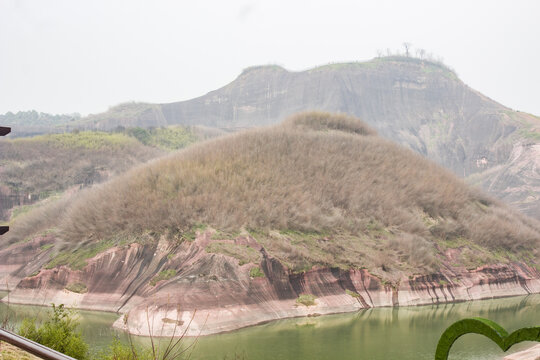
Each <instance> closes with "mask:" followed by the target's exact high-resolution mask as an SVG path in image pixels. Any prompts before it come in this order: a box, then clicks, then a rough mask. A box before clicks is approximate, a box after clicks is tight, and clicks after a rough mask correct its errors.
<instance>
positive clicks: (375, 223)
mask: <svg viewBox="0 0 540 360" xmlns="http://www.w3.org/2000/svg"><path fill="white" fill-rule="evenodd" d="M52 208H54V204H52V205H51V206H50V209H52ZM50 209H49V210H48V211H53V210H50ZM55 209H56V210H54V211H55V212H54V213H55V216H54V218H53V219H52V218H51V217H50V216H48V215H47V211H43V209H41V213H38V212H30V213H28V214H26V215H25V216H21V217H20V219H19V221H21V222H24V221H30V220H29V219H33V220H31V221H34V222H35V223H36V224H37V223H39V218H40V216H41V217H43V216H48V220H49V221H51V222H50V223H48V226H49V227H50V228H52V229H53V234H56V237H57V238H58V239H61V240H62V242H63V243H64V245H63V246H64V248H60V247H59V248H58V249H57V250H58V251H61V252H60V253H58V252H57V254H58V255H57V257H56V260H55V259H54V258H53V263H52V265H53V266H55V265H61V264H70V261H72V260H73V259H77V261H80V260H81V256H83V257H84V256H85V255H81V256H79V255H77V254H84V253H85V251H86V254H95V252H97V251H101V250H103V248H104V247H105V248H106V247H107V246H112V245H113V244H115V243H119V242H123V243H125V242H137V241H141V239H146V240H144V241H148V239H149V238H151V239H156V241H157V239H159V238H161V237H162V236H165V237H166V238H168V239H176V240H179V239H180V240H190V239H193V236H194V235H193V234H194V233H195V231H196V230H200V229H204V228H209V229H214V230H215V231H217V233H218V234H221V235H219V236H221V237H227V236H229V237H234V236H236V235H237V234H241V233H244V234H245V233H249V234H250V235H251V236H252V237H254V238H255V239H256V240H257V241H258V242H259V243H260V244H262V245H263V246H264V248H265V250H266V251H267V252H268V253H269V254H271V255H272V256H274V257H276V258H277V259H279V260H280V261H281V262H282V263H283V264H286V265H287V266H289V267H290V268H291V269H293V270H295V271H302V270H306V269H310V268H311V267H312V266H322V267H340V268H351V267H354V268H362V267H364V268H368V269H369V270H370V271H372V272H374V273H377V272H380V271H398V272H409V273H413V272H431V271H435V270H436V269H438V268H439V267H440V266H442V262H441V254H442V253H443V252H444V251H446V250H447V249H450V248H458V247H459V248H460V250H461V251H460V252H459V255H456V256H457V258H456V259H454V261H455V262H456V264H462V265H464V266H478V265H481V264H486V263H500V262H508V261H517V260H519V261H523V262H527V263H529V264H530V265H539V264H538V258H539V256H538V255H539V254H538V245H539V242H540V226H539V224H538V223H537V222H536V221H535V220H532V219H529V218H527V217H525V216H523V215H521V214H519V213H517V212H515V211H513V210H511V209H509V208H508V207H506V206H505V205H502V204H501V203H499V202H497V201H495V200H492V199H491V198H489V197H487V196H485V195H484V194H482V193H481V192H479V191H478V190H477V189H474V188H471V187H469V186H467V185H465V184H464V183H463V182H462V181H461V180H459V179H457V178H456V177H455V176H454V175H453V174H451V173H450V172H449V171H447V170H444V169H443V168H441V167H440V166H438V165H436V164H434V163H432V162H430V161H428V160H426V159H424V158H422V157H421V156H419V155H417V154H416V153H414V152H412V151H410V150H407V149H405V148H403V147H400V146H397V145H395V144H393V143H391V142H389V141H388V140H385V139H383V138H381V137H379V136H378V135H377V134H376V133H375V131H374V130H372V129H371V128H370V127H368V126H367V125H365V124H364V123H362V122H361V121H359V120H358V119H355V118H351V117H347V116H344V115H331V114H328V113H304V114H300V115H297V116H294V117H292V118H289V119H288V120H286V121H285V122H283V123H282V124H280V125H277V126H273V127H269V128H261V129H256V130H250V131H246V132H242V133H237V134H233V135H229V136H225V137H220V138H217V139H214V140H210V141H207V142H203V143H199V144H195V145H193V146H191V147H189V148H186V149H184V150H182V151H179V152H175V153H173V154H171V155H168V156H166V157H164V158H161V159H159V160H156V161H153V162H151V163H148V164H145V165H144V166H139V167H136V168H134V169H132V170H130V171H128V172H127V173H125V174H124V175H121V176H118V177H116V178H114V179H112V180H110V181H108V182H107V183H105V184H103V185H101V186H99V187H93V188H92V189H90V190H89V191H87V192H84V193H82V194H80V195H79V196H78V197H77V198H76V199H75V200H74V201H72V202H71V203H70V204H69V205H68V206H56V208H55ZM44 223H45V222H41V223H40V224H42V225H40V226H41V227H36V228H35V229H37V228H39V231H42V230H43V229H44V227H43V226H44V225H43V224H44ZM13 227H14V229H13V230H14V231H13V232H11V233H8V237H7V242H14V241H21V240H22V239H24V238H26V237H28V236H29V235H31V231H29V230H28V229H29V227H28V226H27V227H26V228H24V227H22V228H23V230H18V227H17V222H15V223H14V226H13ZM19 228H21V227H19ZM235 234H236V235H235ZM231 246H232V247H231ZM88 249H94V250H92V251H89V250H88ZM248 250H252V249H248ZM248 250H246V249H243V250H242V251H244V252H246V254H244V255H245V256H244V255H242V254H241V251H240V248H238V249H236V248H235V247H234V246H233V245H230V244H225V243H224V244H213V245H212V246H210V247H209V248H208V249H207V251H211V252H221V253H224V254H228V255H230V256H233V257H242V258H244V257H245V259H243V260H242V261H244V262H254V263H257V262H258V260H257V259H259V256H260V255H258V254H257V252H254V253H253V254H251V253H250V252H249V251H248ZM250 254H251V255H250ZM252 255H253V256H252ZM87 256H90V255H87ZM381 269H382V270H381Z"/></svg>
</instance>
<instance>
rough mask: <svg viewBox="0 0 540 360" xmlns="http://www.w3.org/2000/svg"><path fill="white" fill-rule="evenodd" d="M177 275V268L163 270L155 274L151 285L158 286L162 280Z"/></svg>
mask: <svg viewBox="0 0 540 360" xmlns="http://www.w3.org/2000/svg"><path fill="white" fill-rule="evenodd" d="M175 276H176V270H174V269H168V270H163V271H161V272H160V273H159V274H157V275H156V276H154V277H153V278H152V280H150V285H151V286H156V284H157V283H158V282H160V281H161V280H169V279H172V278H173V277H175Z"/></svg>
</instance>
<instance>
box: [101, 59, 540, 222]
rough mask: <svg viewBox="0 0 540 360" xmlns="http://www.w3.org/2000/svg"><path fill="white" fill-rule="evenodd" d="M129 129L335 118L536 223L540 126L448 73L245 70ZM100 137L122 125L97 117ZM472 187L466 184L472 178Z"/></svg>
mask: <svg viewBox="0 0 540 360" xmlns="http://www.w3.org/2000/svg"><path fill="white" fill-rule="evenodd" d="M148 106H149V108H148V111H146V112H145V114H146V115H147V116H144V117H137V118H136V119H135V120H131V122H130V123H129V125H130V126H132V125H137V126H159V125H163V124H164V123H166V124H183V125H207V126H213V127H219V128H224V129H229V130H234V129H239V128H246V127H254V126H262V125H268V124H274V123H277V122H279V121H281V120H282V119H283V118H285V117H287V116H289V115H291V114H293V113H296V112H298V111H303V110H324V111H331V112H343V113H347V114H350V115H354V116H357V117H360V118H361V119H363V120H364V121H366V122H367V123H368V124H370V125H371V126H373V127H375V128H376V129H377V130H378V132H379V133H380V134H381V135H383V136H385V137H387V138H389V139H391V140H393V141H396V142H398V143H400V144H403V145H405V146H407V147H409V148H411V149H413V150H415V151H417V152H419V153H420V154H422V155H425V156H426V157H428V158H429V159H431V160H434V161H435V162H437V163H439V164H440V165H443V166H444V167H446V168H448V169H451V170H452V171H454V172H455V173H456V174H457V175H459V176H461V177H464V178H467V177H469V176H471V175H474V174H481V175H482V177H481V180H480V181H478V179H476V180H477V181H478V184H480V185H481V186H482V187H483V188H484V189H486V190H488V191H489V192H491V193H492V194H494V195H495V196H497V197H499V198H501V199H503V200H505V201H506V202H508V203H510V204H513V205H514V206H516V207H517V208H519V209H520V210H522V211H523V212H525V213H527V214H528V215H532V216H534V217H536V218H540V205H539V204H540V199H539V196H538V194H539V189H540V172H539V170H538V169H539V167H538V161H539V160H538V159H539V158H540V157H539V153H538V147H539V146H540V119H539V118H537V117H534V116H531V115H528V114H524V113H520V112H515V111H513V110H511V109H508V108H506V107H504V106H502V105H500V104H498V103H496V102H494V101H492V100H491V99H489V98H487V97H485V96H483V95H482V94H480V93H478V92H476V91H474V90H472V89H471V88H469V87H468V86H467V85H465V84H464V83H463V82H461V81H460V80H459V79H458V78H457V76H456V74H455V73H453V72H452V71H450V70H448V69H446V68H444V67H442V66H440V65H437V64H433V63H430V62H425V61H420V60H418V59H411V58H382V59H375V60H372V61H369V62H365V63H351V64H334V65H328V66H322V67H318V68H315V69H311V70H307V71H302V72H289V71H287V70H285V69H283V68H281V67H279V66H261V67H253V68H249V69H247V70H245V71H244V72H243V73H242V74H241V75H240V76H239V77H238V78H237V79H235V80H234V81H233V82H231V83H230V84H228V85H226V86H224V87H223V88H221V89H218V90H215V91H211V92H210V93H208V94H206V95H204V96H201V97H199V98H196V99H192V100H188V101H182V102H176V103H170V104H162V105H160V107H159V108H158V107H156V106H154V105H152V106H150V105H148ZM103 118H104V119H106V120H102V121H98V122H97V124H96V126H98V128H109V129H110V128H114V127H115V126H117V125H122V124H123V122H122V119H120V118H115V117H114V116H103ZM473 180H474V179H473Z"/></svg>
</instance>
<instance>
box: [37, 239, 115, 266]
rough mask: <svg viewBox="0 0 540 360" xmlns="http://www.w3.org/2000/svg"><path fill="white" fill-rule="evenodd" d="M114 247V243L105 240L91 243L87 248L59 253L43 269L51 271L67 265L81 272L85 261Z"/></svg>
mask: <svg viewBox="0 0 540 360" xmlns="http://www.w3.org/2000/svg"><path fill="white" fill-rule="evenodd" d="M114 245H115V242H114V241H112V240H106V241H100V242H98V243H93V244H91V245H90V246H88V247H82V248H79V249H74V250H66V251H63V252H60V253H59V254H58V255H56V256H55V257H54V258H53V259H52V260H51V261H50V262H49V263H48V264H47V265H46V266H45V268H46V269H52V268H55V267H57V266H61V265H67V266H69V267H70V268H72V269H74V270H82V269H83V268H84V267H85V266H86V264H87V262H86V260H88V259H90V258H93V257H94V256H96V255H97V254H99V253H101V252H103V251H105V250H107V249H109V248H111V247H113V246H114Z"/></svg>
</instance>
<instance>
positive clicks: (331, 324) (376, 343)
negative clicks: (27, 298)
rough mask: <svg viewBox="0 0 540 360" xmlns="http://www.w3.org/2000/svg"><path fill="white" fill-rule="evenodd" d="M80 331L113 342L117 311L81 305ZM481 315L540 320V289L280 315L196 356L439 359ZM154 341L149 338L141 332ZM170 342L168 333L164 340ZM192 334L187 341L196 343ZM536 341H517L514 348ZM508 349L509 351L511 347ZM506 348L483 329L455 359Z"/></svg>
mask: <svg viewBox="0 0 540 360" xmlns="http://www.w3.org/2000/svg"><path fill="white" fill-rule="evenodd" d="M0 310H1V314H2V317H4V316H5V315H6V314H9V316H10V318H11V319H12V322H14V323H18V322H20V321H21V319H22V318H24V317H28V316H37V317H38V318H39V317H42V316H44V315H45V314H46V312H47V311H48V309H47V308H45V307H38V306H21V305H11V306H10V307H9V309H8V307H7V306H6V305H5V304H3V305H1V307H0ZM79 313H80V320H81V330H82V333H83V336H84V337H85V339H86V340H87V341H88V342H89V343H90V344H91V347H92V348H94V349H98V348H103V347H106V346H107V345H108V344H110V342H111V341H112V339H113V338H114V337H115V336H118V337H119V338H120V339H121V340H122V341H126V339H127V337H126V335H125V334H123V333H120V332H117V331H115V330H113V329H112V327H111V325H112V323H113V322H114V321H115V320H116V319H117V318H118V315H117V314H113V313H104V312H96V311H79ZM474 316H480V317H485V318H488V319H491V320H493V321H495V322H497V323H499V324H500V325H502V326H503V327H504V328H506V329H507V330H508V331H513V330H516V329H518V328H521V327H525V326H540V295H530V296H524V297H512V298H503V299H495V300H483V301H474V302H465V303H457V304H444V305H433V306H418V307H402V308H377V309H368V310H363V311H359V312H357V313H349V314H338V315H328V316H320V317H316V318H296V319H286V320H278V321H274V322H271V323H267V324H264V325H259V326H253V327H249V328H245V329H241V330H238V331H234V332H231V333H226V334H219V335H213V336H206V337H201V338H199V339H197V343H196V345H195V347H194V350H193V352H192V355H191V359H194V360H203V359H224V358H228V359H234V355H235V354H237V355H243V356H245V357H244V358H245V359H246V360H249V359H251V360H253V359H256V360H264V359H273V360H274V359H278V360H279V359H282V360H286V359H295V360H304V359H306V360H307V359H309V360H315V359H321V360H324V359H328V360H330V359H351V360H352V359H373V360H377V359H402V360H409V359H410V360H412V359H415V360H419V359H433V358H434V353H435V347H436V345H437V341H438V339H439V337H440V335H441V334H442V332H443V331H444V330H445V329H446V328H447V327H448V326H449V325H451V324H452V323H453V322H455V321H457V320H460V319H463V318H466V317H474ZM135 341H136V342H139V343H143V344H144V343H148V339H146V338H144V339H141V338H135ZM163 341H165V340H163ZM192 341H193V339H190V340H188V341H187V342H185V344H188V343H191V342H192ZM531 345H533V343H523V344H520V345H516V346H515V347H514V348H512V349H511V351H510V352H514V351H518V350H520V349H524V348H526V347H528V346H531ZM510 352H509V353H510ZM502 357H503V353H502V351H501V350H500V349H499V348H498V347H497V346H496V345H495V344H494V343H492V342H490V341H489V340H487V339H485V338H484V337H482V336H480V335H467V336H465V337H462V338H461V339H459V340H458V341H457V342H456V344H455V346H454V347H453V348H452V352H451V356H450V359H453V360H457V359H463V360H467V359H476V360H484V359H501V358H502Z"/></svg>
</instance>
